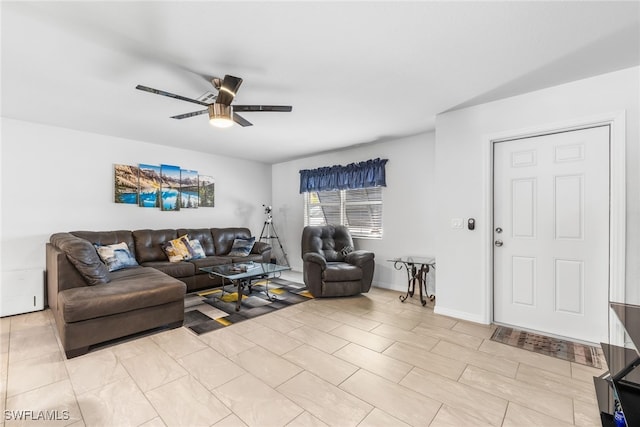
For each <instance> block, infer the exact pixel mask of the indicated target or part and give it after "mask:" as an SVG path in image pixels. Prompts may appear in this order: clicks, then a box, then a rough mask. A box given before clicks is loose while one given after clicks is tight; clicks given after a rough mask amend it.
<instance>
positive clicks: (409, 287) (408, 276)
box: [393, 261, 413, 302]
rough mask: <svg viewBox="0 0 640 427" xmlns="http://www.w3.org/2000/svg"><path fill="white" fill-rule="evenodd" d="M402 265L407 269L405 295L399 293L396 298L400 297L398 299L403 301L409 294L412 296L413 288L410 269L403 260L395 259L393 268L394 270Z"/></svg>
mask: <svg viewBox="0 0 640 427" xmlns="http://www.w3.org/2000/svg"><path fill="white" fill-rule="evenodd" d="M402 266H404V268H405V269H406V270H407V293H406V294H405V295H400V296H399V297H398V298H400V301H402V302H405V301H406V300H407V298H409V296H413V290H412V289H411V277H412V276H411V270H410V267H409V265H408V264H406V263H404V262H398V261H396V262H395V263H393V268H395V269H396V270H400V269H402Z"/></svg>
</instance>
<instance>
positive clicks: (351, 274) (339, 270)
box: [324, 262, 362, 282]
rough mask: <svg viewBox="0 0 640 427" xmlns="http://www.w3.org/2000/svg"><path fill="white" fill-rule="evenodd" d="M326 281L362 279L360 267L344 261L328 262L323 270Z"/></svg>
mask: <svg viewBox="0 0 640 427" xmlns="http://www.w3.org/2000/svg"><path fill="white" fill-rule="evenodd" d="M324 280H325V281H326V282H348V281H349V282H350V281H356V280H362V269H361V268H360V267H356V266H355V265H351V264H347V263H346V262H328V263H327V269H326V270H324Z"/></svg>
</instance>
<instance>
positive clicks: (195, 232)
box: [177, 228, 216, 256]
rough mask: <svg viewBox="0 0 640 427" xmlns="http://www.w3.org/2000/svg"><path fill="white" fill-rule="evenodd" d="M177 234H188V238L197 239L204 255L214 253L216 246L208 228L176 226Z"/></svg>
mask: <svg viewBox="0 0 640 427" xmlns="http://www.w3.org/2000/svg"><path fill="white" fill-rule="evenodd" d="M177 231H178V236H184V235H185V234H186V235H188V236H189V240H194V239H195V240H198V241H199V242H200V245H201V246H202V249H204V253H205V255H206V256H213V255H215V254H216V248H215V246H214V245H213V236H212V235H211V229H210V228H178V230H177Z"/></svg>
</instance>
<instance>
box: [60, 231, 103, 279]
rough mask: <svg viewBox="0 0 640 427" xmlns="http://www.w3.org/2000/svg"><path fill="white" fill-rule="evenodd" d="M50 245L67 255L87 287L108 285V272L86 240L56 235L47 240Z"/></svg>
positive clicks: (69, 235)
mask: <svg viewBox="0 0 640 427" xmlns="http://www.w3.org/2000/svg"><path fill="white" fill-rule="evenodd" d="M49 241H50V242H51V244H52V245H53V246H55V247H57V248H58V249H60V250H61V251H62V252H64V253H65V254H66V255H67V259H68V260H69V261H70V262H71V263H72V264H73V265H74V266H75V267H76V269H77V270H78V271H79V272H80V274H81V275H82V278H83V279H84V280H85V282H87V284H88V285H99V284H102V283H109V280H110V279H109V271H108V270H107V266H106V265H104V263H103V262H102V260H100V257H99V256H98V253H97V252H96V248H95V247H94V246H93V245H92V244H91V242H89V241H88V240H85V239H82V238H80V237H77V236H74V235H73V234H71V233H56V234H53V235H51V237H50V238H49Z"/></svg>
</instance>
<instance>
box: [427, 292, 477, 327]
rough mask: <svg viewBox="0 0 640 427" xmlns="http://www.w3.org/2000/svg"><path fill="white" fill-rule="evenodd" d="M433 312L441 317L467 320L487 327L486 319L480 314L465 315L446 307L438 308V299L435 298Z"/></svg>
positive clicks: (462, 312)
mask: <svg viewBox="0 0 640 427" xmlns="http://www.w3.org/2000/svg"><path fill="white" fill-rule="evenodd" d="M433 312H434V313H435V314H440V315H442V316H449V317H453V318H456V319H460V320H467V321H469V322H474V323H480V324H482V325H487V324H488V323H487V322H486V319H485V318H484V316H482V315H480V314H472V313H467V312H466V311H459V310H452V309H450V308H446V307H440V306H439V305H438V299H437V297H436V306H435V307H434V308H433Z"/></svg>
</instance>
